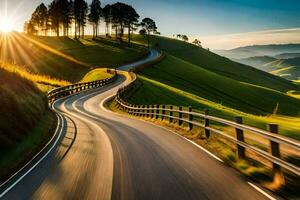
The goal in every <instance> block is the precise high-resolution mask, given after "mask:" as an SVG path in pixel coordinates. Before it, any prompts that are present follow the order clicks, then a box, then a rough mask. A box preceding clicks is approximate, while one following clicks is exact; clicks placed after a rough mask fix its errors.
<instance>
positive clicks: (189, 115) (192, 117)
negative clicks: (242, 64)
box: [115, 73, 300, 176]
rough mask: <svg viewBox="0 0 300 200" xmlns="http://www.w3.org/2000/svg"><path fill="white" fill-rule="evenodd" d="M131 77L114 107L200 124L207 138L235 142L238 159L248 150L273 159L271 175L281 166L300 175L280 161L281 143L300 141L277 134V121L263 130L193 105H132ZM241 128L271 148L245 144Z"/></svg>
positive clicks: (191, 125) (292, 145) (299, 170)
mask: <svg viewBox="0 0 300 200" xmlns="http://www.w3.org/2000/svg"><path fill="white" fill-rule="evenodd" d="M131 76H132V78H133V81H132V82H131V83H130V84H129V85H127V86H125V87H124V88H121V89H119V91H118V93H117V95H116V97H115V101H116V103H117V106H118V107H119V108H120V109H122V110H123V111H125V112H127V113H129V114H131V115H135V116H138V117H150V118H154V119H158V118H159V117H160V118H161V119H163V120H164V119H168V120H169V123H174V121H175V120H176V122H177V123H178V125H179V126H182V125H183V123H184V122H185V123H186V124H188V129H189V130H192V129H193V128H194V127H195V126H197V127H201V128H203V129H204V130H205V135H206V138H209V137H210V134H211V133H215V134H218V135H220V136H222V137H224V138H226V139H227V140H229V141H231V142H234V143H235V144H236V145H237V153H238V157H239V158H245V156H246V155H245V150H246V149H249V150H251V151H253V152H255V153H256V154H258V155H260V156H262V157H264V158H265V159H267V160H269V161H270V162H272V163H273V172H274V174H275V173H281V168H284V169H286V170H288V171H290V172H292V173H294V174H296V175H298V176H300V168H299V167H298V166H295V165H294V164H291V163H289V162H287V161H285V160H283V159H282V158H281V155H280V145H281V144H283V145H286V146H288V147H289V148H291V149H294V150H296V151H297V152H300V142H299V141H296V140H293V139H290V138H287V137H284V136H281V135H278V125H277V124H269V125H268V126H269V131H265V130H261V129H258V128H254V127H251V126H246V125H243V124H242V123H243V119H242V117H240V116H237V117H236V118H235V121H230V120H226V119H222V118H219V117H214V116H211V115H209V110H205V111H204V113H199V112H194V111H193V109H192V107H188V108H184V107H182V106H179V107H178V108H177V109H174V107H175V106H172V105H168V106H166V105H131V104H129V103H128V102H127V101H126V100H127V98H128V97H130V95H131V94H132V92H133V91H134V90H135V89H136V88H137V85H138V84H137V78H136V75H135V74H133V73H131ZM201 122H202V123H201ZM212 122H217V123H219V124H223V125H227V126H230V127H233V128H234V129H235V132H236V136H235V137H234V136H231V135H229V134H227V133H226V132H224V131H221V130H219V129H216V128H214V127H212V126H211V123H212ZM244 131H247V132H250V133H253V134H256V135H259V136H261V137H263V138H265V139H267V140H269V142H270V147H269V149H270V151H269V152H268V151H264V150H262V149H259V148H257V147H256V146H254V145H251V144H249V143H247V142H246V141H245V137H244Z"/></svg>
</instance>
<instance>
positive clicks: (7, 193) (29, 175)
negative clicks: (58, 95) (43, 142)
mask: <svg viewBox="0 0 300 200" xmlns="http://www.w3.org/2000/svg"><path fill="white" fill-rule="evenodd" d="M151 52H152V53H151V54H150V55H149V57H148V58H146V59H144V61H139V62H136V63H133V64H130V65H126V66H123V67H121V68H119V69H121V70H129V69H131V68H132V67H135V66H138V65H141V64H143V62H149V61H152V60H154V59H156V58H157V57H158V56H159V55H160V54H159V53H158V52H156V51H155V50H151ZM129 81H130V80H129V79H127V78H126V77H125V76H120V77H119V78H118V80H117V81H116V82H115V83H113V84H111V85H108V86H105V87H103V88H98V89H93V90H89V91H85V92H82V93H80V94H78V95H73V96H70V97H67V98H63V99H60V100H58V101H56V102H55V104H54V105H53V107H54V110H55V111H56V112H57V113H58V114H59V115H61V116H62V119H63V120H62V124H61V126H60V133H61V134H60V135H59V137H58V142H57V143H56V144H54V145H53V148H52V149H50V150H49V151H47V153H48V154H47V155H46V154H44V156H43V157H42V158H41V159H38V161H35V162H34V161H33V162H32V163H30V164H29V167H27V168H28V170H26V173H25V172H20V174H17V175H16V177H14V178H13V179H11V180H10V181H8V182H7V184H6V185H4V186H5V188H1V191H0V194H1V197H2V198H3V199H101V200H106V199H107V200H108V199H115V200H118V199H128V200H131V199H143V200H147V199H162V200H168V199H172V200H174V199H180V200H184V199H279V198H278V197H276V198H274V195H273V194H270V193H268V192H266V191H263V190H261V189H260V188H258V187H257V186H255V185H254V184H253V183H249V180H247V179H246V178H244V177H243V176H241V175H240V174H239V173H237V172H236V171H234V170H233V169H231V168H229V167H227V166H225V165H224V164H223V163H222V161H221V160H220V159H218V158H217V157H215V156H213V155H212V154H210V153H209V152H207V151H205V150H204V149H202V148H201V147H199V146H196V145H193V144H192V143H191V142H189V141H188V140H186V139H184V138H182V137H181V136H178V135H176V134H174V133H173V132H172V131H169V130H167V129H165V128H163V127H159V126H156V125H153V124H151V123H148V122H144V121H141V120H138V119H133V118H130V117H128V116H122V115H119V114H116V113H113V112H111V111H108V110H107V109H106V108H104V106H103V103H104V102H105V101H106V100H107V99H109V98H111V97H112V96H113V95H114V94H116V92H117V90H118V88H120V87H122V86H124V85H125V84H128V83H129ZM216 158H217V159H216ZM29 169H30V170H29Z"/></svg>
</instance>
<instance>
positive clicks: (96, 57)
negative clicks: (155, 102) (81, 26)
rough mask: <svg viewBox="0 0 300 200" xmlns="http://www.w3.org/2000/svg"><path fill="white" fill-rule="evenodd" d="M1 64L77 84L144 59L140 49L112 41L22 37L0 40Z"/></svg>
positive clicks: (9, 36)
mask: <svg viewBox="0 0 300 200" xmlns="http://www.w3.org/2000/svg"><path fill="white" fill-rule="evenodd" d="M0 37H2V38H3V39H2V41H1V45H0V46H1V47H0V52H1V56H0V59H1V61H5V62H8V63H13V64H16V65H18V66H21V67H23V68H24V69H26V70H27V71H29V72H32V73H37V74H42V75H49V76H51V77H54V78H58V79H63V80H68V81H70V82H76V81H79V80H80V79H81V78H82V77H83V76H84V75H85V74H86V73H87V72H88V71H90V70H91V69H94V68H99V67H110V68H116V67H117V66H119V65H120V64H123V63H128V62H130V61H132V60H137V59H139V58H140V57H143V56H145V54H146V53H147V52H146V51H145V50H143V49H140V48H127V47H126V46H124V47H122V46H120V45H118V44H116V43H115V42H113V41H102V40H93V39H92V38H88V37H87V38H86V39H79V40H74V39H70V38H65V37H61V38H56V37H37V36H29V35H25V34H21V33H12V34H9V35H4V36H1V35H0Z"/></svg>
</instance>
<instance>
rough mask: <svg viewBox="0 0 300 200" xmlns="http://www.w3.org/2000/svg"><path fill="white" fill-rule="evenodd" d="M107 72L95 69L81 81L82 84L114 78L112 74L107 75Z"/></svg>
mask: <svg viewBox="0 0 300 200" xmlns="http://www.w3.org/2000/svg"><path fill="white" fill-rule="evenodd" d="M107 70H108V69H107V68H98V69H94V70H92V71H90V72H88V73H87V74H86V75H85V76H84V77H83V79H81V81H80V82H91V81H96V80H100V79H106V78H110V77H112V76H113V75H112V74H110V73H107Z"/></svg>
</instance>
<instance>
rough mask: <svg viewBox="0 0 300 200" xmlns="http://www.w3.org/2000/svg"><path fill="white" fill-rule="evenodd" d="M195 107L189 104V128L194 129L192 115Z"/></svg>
mask: <svg viewBox="0 0 300 200" xmlns="http://www.w3.org/2000/svg"><path fill="white" fill-rule="evenodd" d="M192 111H193V108H192V107H191V106H189V130H190V131H191V130H192V129H193V115H192Z"/></svg>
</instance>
